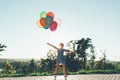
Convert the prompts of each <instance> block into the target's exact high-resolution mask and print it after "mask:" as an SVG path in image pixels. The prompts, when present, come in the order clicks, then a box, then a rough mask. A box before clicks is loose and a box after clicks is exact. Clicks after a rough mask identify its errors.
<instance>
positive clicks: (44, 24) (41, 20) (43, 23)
mask: <svg viewBox="0 0 120 80" xmlns="http://www.w3.org/2000/svg"><path fill="white" fill-rule="evenodd" d="M40 24H41V25H42V26H43V27H45V26H46V22H45V18H41V19H40Z"/></svg>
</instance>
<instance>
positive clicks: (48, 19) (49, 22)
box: [37, 11, 62, 31]
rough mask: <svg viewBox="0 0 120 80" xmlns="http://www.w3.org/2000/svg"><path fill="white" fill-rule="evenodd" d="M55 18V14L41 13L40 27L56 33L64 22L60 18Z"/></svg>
mask: <svg viewBox="0 0 120 80" xmlns="http://www.w3.org/2000/svg"><path fill="white" fill-rule="evenodd" d="M54 17H55V16H54V13H53V12H45V11H42V12H41V13H40V19H39V20H38V21H37V25H38V27H39V28H44V29H50V30H51V31H56V29H57V27H58V26H60V25H61V24H62V20H61V19H60V18H56V19H54Z"/></svg>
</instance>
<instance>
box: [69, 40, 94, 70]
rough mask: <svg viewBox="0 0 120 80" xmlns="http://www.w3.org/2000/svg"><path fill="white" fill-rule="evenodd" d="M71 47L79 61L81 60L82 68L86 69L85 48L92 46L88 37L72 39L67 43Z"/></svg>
mask: <svg viewBox="0 0 120 80" xmlns="http://www.w3.org/2000/svg"><path fill="white" fill-rule="evenodd" d="M68 46H70V48H71V49H73V50H74V51H75V52H76V53H77V57H78V60H79V61H82V64H83V65H82V69H86V62H87V49H89V48H90V47H93V44H92V42H91V39H90V38H86V39H85V38H82V39H81V40H72V41H70V42H69V43H68Z"/></svg>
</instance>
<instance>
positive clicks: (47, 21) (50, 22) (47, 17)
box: [45, 16, 53, 26]
mask: <svg viewBox="0 0 120 80" xmlns="http://www.w3.org/2000/svg"><path fill="white" fill-rule="evenodd" d="M45 22H46V24H47V25H49V26H50V25H51V24H52V22H53V18H52V17H51V16H46V18H45Z"/></svg>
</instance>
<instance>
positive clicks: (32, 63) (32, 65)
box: [28, 59, 37, 73]
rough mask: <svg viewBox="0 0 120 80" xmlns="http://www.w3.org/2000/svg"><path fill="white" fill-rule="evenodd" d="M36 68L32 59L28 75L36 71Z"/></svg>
mask: <svg viewBox="0 0 120 80" xmlns="http://www.w3.org/2000/svg"><path fill="white" fill-rule="evenodd" d="M36 68H37V67H36V64H35V61H34V59H32V60H31V61H30V63H29V68H28V70H29V72H30V73H34V72H35V71H36Z"/></svg>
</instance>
